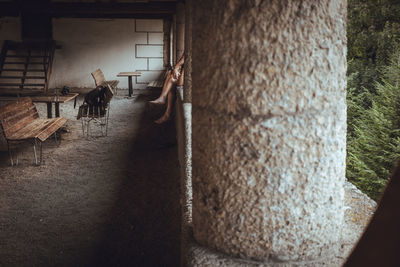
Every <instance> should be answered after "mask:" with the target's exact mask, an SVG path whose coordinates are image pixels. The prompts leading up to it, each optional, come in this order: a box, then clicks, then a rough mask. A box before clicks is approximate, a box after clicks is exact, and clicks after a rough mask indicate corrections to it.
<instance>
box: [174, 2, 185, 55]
mask: <svg viewBox="0 0 400 267" xmlns="http://www.w3.org/2000/svg"><path fill="white" fill-rule="evenodd" d="M184 51H185V5H184V4H183V3H178V4H176V59H175V61H176V62H178V60H179V59H180V58H181V56H182V54H183V52H184Z"/></svg>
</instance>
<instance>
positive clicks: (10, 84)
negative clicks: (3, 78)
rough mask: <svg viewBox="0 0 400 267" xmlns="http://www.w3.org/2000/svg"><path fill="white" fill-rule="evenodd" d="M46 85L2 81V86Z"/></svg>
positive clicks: (41, 84)
mask: <svg viewBox="0 0 400 267" xmlns="http://www.w3.org/2000/svg"><path fill="white" fill-rule="evenodd" d="M21 85H24V86H44V85H45V84H44V83H0V86H21Z"/></svg>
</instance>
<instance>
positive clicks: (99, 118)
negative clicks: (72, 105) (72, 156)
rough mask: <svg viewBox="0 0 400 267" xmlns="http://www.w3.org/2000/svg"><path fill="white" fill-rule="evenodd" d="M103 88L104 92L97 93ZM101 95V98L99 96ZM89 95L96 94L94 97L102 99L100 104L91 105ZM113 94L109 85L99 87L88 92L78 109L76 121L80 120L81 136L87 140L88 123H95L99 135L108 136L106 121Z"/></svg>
mask: <svg viewBox="0 0 400 267" xmlns="http://www.w3.org/2000/svg"><path fill="white" fill-rule="evenodd" d="M102 88H104V89H105V90H104V92H100V91H98V90H99V89H102ZM99 93H100V94H102V95H101V96H100V95H99ZM91 94H95V95H96V94H97V95H96V96H95V97H99V96H100V98H101V99H103V100H102V101H101V102H98V103H96V104H93V103H92V102H91V101H90V100H89V97H90V95H91ZM113 95H114V92H113V91H112V89H111V86H110V85H109V84H107V85H105V86H104V85H101V86H99V87H96V89H94V90H92V91H90V92H89V93H88V94H87V95H86V96H85V100H84V103H83V104H82V105H81V106H80V107H79V112H78V117H77V119H81V122H82V133H83V136H85V137H86V138H89V136H90V132H91V131H90V123H91V122H93V123H97V124H98V125H99V126H100V129H101V135H102V136H107V134H108V119H109V116H110V102H111V98H112V97H113Z"/></svg>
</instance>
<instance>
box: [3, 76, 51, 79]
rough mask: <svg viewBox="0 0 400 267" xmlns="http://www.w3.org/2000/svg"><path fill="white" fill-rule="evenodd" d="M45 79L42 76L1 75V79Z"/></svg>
mask: <svg viewBox="0 0 400 267" xmlns="http://www.w3.org/2000/svg"><path fill="white" fill-rule="evenodd" d="M23 78H25V79H45V78H46V77H42V76H0V79H23Z"/></svg>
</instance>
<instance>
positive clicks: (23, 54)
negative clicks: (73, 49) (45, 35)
mask: <svg viewBox="0 0 400 267" xmlns="http://www.w3.org/2000/svg"><path fill="white" fill-rule="evenodd" d="M55 48H56V45H55V42H54V41H42V42H33V41H31V42H14V41H8V40H6V41H4V43H3V47H2V49H1V54H0V95H14V96H22V95H36V94H41V93H47V90H48V86H49V80H50V75H51V68H52V63H53V58H54V51H55Z"/></svg>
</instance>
